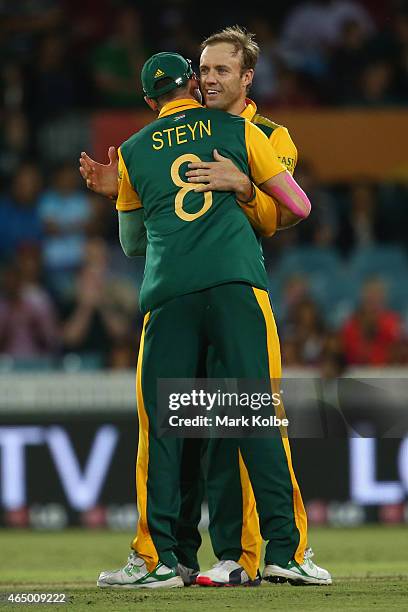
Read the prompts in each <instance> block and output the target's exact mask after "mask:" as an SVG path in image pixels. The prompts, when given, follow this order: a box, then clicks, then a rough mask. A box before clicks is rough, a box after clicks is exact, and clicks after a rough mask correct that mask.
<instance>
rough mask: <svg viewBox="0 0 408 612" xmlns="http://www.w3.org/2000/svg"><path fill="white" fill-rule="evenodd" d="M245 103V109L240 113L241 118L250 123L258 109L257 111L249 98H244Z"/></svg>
mask: <svg viewBox="0 0 408 612" xmlns="http://www.w3.org/2000/svg"><path fill="white" fill-rule="evenodd" d="M245 102H246V107H245V108H244V110H243V111H242V113H241V117H244V119H248V120H249V121H251V120H252V119H253V118H254V117H255V115H256V111H257V110H258V109H257V106H256V104H255V102H254V101H253V100H251V98H246V99H245Z"/></svg>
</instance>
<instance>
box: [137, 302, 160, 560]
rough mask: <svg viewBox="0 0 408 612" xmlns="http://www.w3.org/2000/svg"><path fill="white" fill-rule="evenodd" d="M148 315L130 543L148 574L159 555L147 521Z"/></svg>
mask: <svg viewBox="0 0 408 612" xmlns="http://www.w3.org/2000/svg"><path fill="white" fill-rule="evenodd" d="M149 316H150V313H147V315H146V316H145V318H144V321H143V331H142V336H141V338H140V348H139V356H138V359H137V368H136V400H137V413H138V416H139V446H138V449H137V461H136V494H137V509H138V512H139V521H138V524H137V531H136V536H135V538H134V540H133V542H132V548H133V549H134V550H135V551H136V552H137V554H138V555H139V556H140V557H142V558H143V559H144V560H145V562H146V567H147V569H148V571H149V572H151V571H153V570H154V568H155V567H156V565H157V564H158V562H159V555H158V554H157V550H156V547H155V545H154V543H153V540H152V536H151V535H150V531H149V524H148V521H147V475H148V469H149V417H148V416H147V412H146V408H145V404H144V399H143V389H142V364H143V350H144V339H145V329H146V325H147V322H148V320H149Z"/></svg>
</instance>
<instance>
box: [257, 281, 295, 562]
mask: <svg viewBox="0 0 408 612" xmlns="http://www.w3.org/2000/svg"><path fill="white" fill-rule="evenodd" d="M253 292H254V294H255V297H256V300H257V302H258V304H259V307H260V308H261V310H262V313H263V316H264V319H265V325H266V336H267V346H268V358H269V376H270V379H271V381H272V386H273V387H274V386H275V384H276V382H275V384H274V381H279V380H280V378H281V375H282V365H281V356H280V346H279V337H278V332H277V329H276V324H275V320H274V318H273V314H272V308H271V304H270V302H269V296H268V292H267V291H263V290H262V289H256V288H255V287H253ZM272 390H273V391H274V390H275V389H272ZM278 390H279V388H278ZM281 408H282V413H281V414H277V416H278V417H280V418H284V417H285V409H284V408H283V404H281ZM277 412H278V411H277ZM281 435H282V442H283V446H284V449H285V454H286V460H287V462H288V468H289V473H290V479H291V482H292V489H293V513H294V516H295V523H296V527H297V529H298V531H299V535H300V538H299V544H298V547H297V549H296V553H295V561H297V563H300V564H301V563H303V556H304V553H305V548H306V546H307V516H306V511H305V507H304V505H303V500H302V495H301V493H300V489H299V485H298V483H297V480H296V476H295V472H294V471H293V466H292V455H291V452H290V444H289V439H288V436H287V432H286V431H282V430H281Z"/></svg>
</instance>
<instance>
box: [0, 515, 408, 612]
mask: <svg viewBox="0 0 408 612" xmlns="http://www.w3.org/2000/svg"><path fill="white" fill-rule="evenodd" d="M407 533H408V532H407V529H406V528H404V527H365V528H356V529H349V530H347V529H326V528H324V529H323V528H321V529H312V530H311V531H310V543H311V544H312V546H313V548H314V550H315V551H316V562H317V563H318V564H321V565H322V566H323V567H326V568H328V569H329V570H330V571H331V572H332V574H333V579H334V584H333V585H332V586H331V587H297V588H295V587H292V586H290V585H287V584H284V585H270V584H263V585H262V586H261V587H259V588H252V589H244V588H235V589H227V588H224V589H213V588H200V587H191V588H188V589H186V588H184V589H169V590H154V591H150V590H147V589H139V590H107V589H104V590H102V589H98V588H97V587H96V586H95V581H96V578H97V576H98V573H99V571H100V570H101V569H110V568H115V567H119V566H120V565H123V563H124V561H125V559H126V556H127V546H128V543H129V541H130V534H129V535H128V534H123V533H112V532H103V531H94V532H89V531H80V530H69V531H65V532H62V533H49V532H42V533H41V532H31V531H14V530H3V531H0V542H1V547H0V577H1V581H0V590H1V591H13V592H15V593H16V592H34V591H35V592H53V593H56V592H65V593H67V594H68V595H69V603H68V604H65V605H57V604H53V605H50V604H49V605H46V606H44V605H42V606H41V605H33V606H30V607H29V609H32V610H45V609H47V610H50V609H51V610H67V609H70V608H73V609H74V610H75V611H83V610H88V611H90V610H94V611H95V612H99V611H100V610H110V611H112V612H122V611H126V610H135V609H137V610H141V611H142V612H143V611H146V610H149V611H150V610H157V611H162V610H166V611H167V610H169V611H175V612H185V611H189V612H196V611H197V610H201V611H207V610H211V611H212V612H218V610H229V611H231V612H232V611H235V610H246V611H247V610H258V611H259V612H262V611H263V610H295V609H296V610H297V611H298V612H303V611H306V610H313V611H316V612H320V611H322V610H324V611H325V612H329V611H330V612H331V611H332V610H342V612H348V611H349V610H351V611H354V610H355V611H357V610H358V611H362V610H363V611H364V610H373V609H375V610H376V611H378V612H380V611H381V612H382V611H387V612H388V611H389V610H407V609H408V604H407V601H408V552H407ZM213 561H214V559H213V556H212V554H211V547H210V545H209V541H208V537H206V538H205V540H204V544H203V547H202V552H201V563H202V567H205V568H207V567H208V566H209V565H211V564H212V563H213ZM22 607H23V606H21V605H17V604H14V605H12V604H7V605H5V604H0V610H1V609H3V610H16V609H21V608H22ZM24 607H25V609H27V606H24Z"/></svg>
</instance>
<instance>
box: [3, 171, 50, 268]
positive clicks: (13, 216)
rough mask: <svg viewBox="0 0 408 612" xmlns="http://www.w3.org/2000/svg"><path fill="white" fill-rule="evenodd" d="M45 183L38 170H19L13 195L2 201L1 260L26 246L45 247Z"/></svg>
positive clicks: (12, 188)
mask: <svg viewBox="0 0 408 612" xmlns="http://www.w3.org/2000/svg"><path fill="white" fill-rule="evenodd" d="M41 185H42V179H41V175H40V172H39V170H38V167H37V166H36V165H35V164H33V163H29V162H25V163H23V164H22V165H21V166H19V168H18V170H17V172H16V174H15V175H14V177H13V179H12V184H11V190H10V193H8V194H7V193H6V194H5V195H3V196H2V197H1V198H0V256H1V257H2V258H7V257H11V256H12V255H13V254H14V253H15V252H16V250H17V249H18V248H19V247H20V246H21V245H23V244H24V243H28V242H30V243H32V242H35V243H41V242H42V239H43V225H42V222H41V218H40V215H39V212H38V199H39V193H40V190H41Z"/></svg>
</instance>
